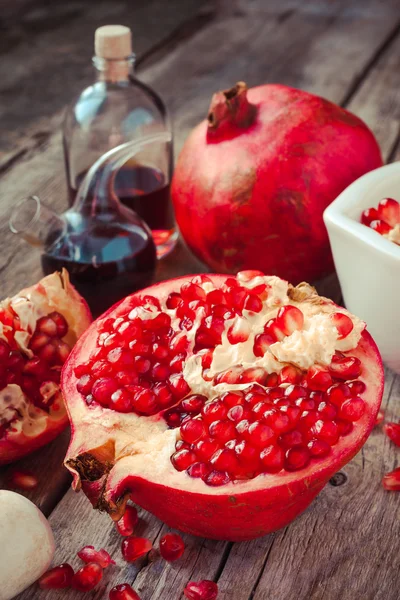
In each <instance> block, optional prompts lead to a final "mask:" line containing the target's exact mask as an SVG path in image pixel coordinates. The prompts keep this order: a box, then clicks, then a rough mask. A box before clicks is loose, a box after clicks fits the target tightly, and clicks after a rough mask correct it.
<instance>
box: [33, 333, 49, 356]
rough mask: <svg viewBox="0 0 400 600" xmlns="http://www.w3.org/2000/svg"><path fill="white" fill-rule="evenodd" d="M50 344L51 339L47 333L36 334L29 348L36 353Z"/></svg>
mask: <svg viewBox="0 0 400 600" xmlns="http://www.w3.org/2000/svg"><path fill="white" fill-rule="evenodd" d="M49 342H50V337H49V336H48V335H46V334H45V333H41V332H35V333H34V334H33V336H32V337H31V340H30V342H29V348H30V349H31V350H33V352H35V354H36V353H37V352H39V350H41V349H43V348H44V347H45V346H46V345H47V344H48V343H49Z"/></svg>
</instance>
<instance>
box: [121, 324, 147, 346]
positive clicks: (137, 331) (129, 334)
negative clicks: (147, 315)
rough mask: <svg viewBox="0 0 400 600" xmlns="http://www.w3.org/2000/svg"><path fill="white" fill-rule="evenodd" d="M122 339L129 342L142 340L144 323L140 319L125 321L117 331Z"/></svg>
mask: <svg viewBox="0 0 400 600" xmlns="http://www.w3.org/2000/svg"><path fill="white" fill-rule="evenodd" d="M117 331H118V333H119V334H120V335H121V336H122V338H123V339H124V340H126V341H128V342H130V341H132V340H140V339H141V338H142V333H143V331H142V322H141V320H140V319H135V320H134V321H124V322H123V323H122V324H121V325H119V327H118V329H117Z"/></svg>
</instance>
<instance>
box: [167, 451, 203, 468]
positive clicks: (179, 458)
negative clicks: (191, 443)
mask: <svg viewBox="0 0 400 600" xmlns="http://www.w3.org/2000/svg"><path fill="white" fill-rule="evenodd" d="M196 461H197V457H196V455H195V453H194V452H192V451H190V450H186V449H183V450H178V452H175V453H174V454H173V455H172V456H171V462H172V464H173V465H174V467H175V469H176V470H177V471H185V470H186V469H187V468H188V467H190V465H192V464H193V463H194V462H196Z"/></svg>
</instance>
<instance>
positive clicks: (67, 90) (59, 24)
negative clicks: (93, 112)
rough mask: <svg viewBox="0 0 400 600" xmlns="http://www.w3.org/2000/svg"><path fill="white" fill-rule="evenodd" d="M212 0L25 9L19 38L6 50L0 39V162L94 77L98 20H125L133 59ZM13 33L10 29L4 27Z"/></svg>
mask: <svg viewBox="0 0 400 600" xmlns="http://www.w3.org/2000/svg"><path fill="white" fill-rule="evenodd" d="M213 5H214V0H209V1H208V2H205V1H202V2H198V1H197V0H171V1H170V2H163V0H148V1H147V2H146V1H144V0H140V1H139V2H134V3H132V2H129V1H127V0H119V1H118V2H112V3H110V2H109V1H105V0H102V1H101V2H96V3H91V2H85V1H84V0H75V1H74V2H67V3H66V2H62V1H58V2H52V3H51V7H50V6H47V7H38V6H35V7H34V8H33V9H32V10H31V11H28V12H27V14H25V15H24V16H23V17H21V20H20V23H19V25H18V32H17V35H18V36H19V40H18V42H19V43H16V40H14V43H15V46H14V47H13V48H12V49H11V50H8V46H7V44H5V43H4V45H3V44H2V45H1V46H0V49H1V48H2V49H3V52H4V51H6V54H5V56H4V55H3V60H2V61H0V129H1V132H2V135H1V142H0V165H1V164H2V163H5V162H6V161H7V160H10V159H11V157H12V156H14V155H15V154H16V153H18V152H19V151H20V150H21V149H24V148H25V147H26V146H27V145H28V146H29V145H35V143H36V144H37V143H38V140H37V139H36V141H35V136H39V138H40V139H43V138H45V137H48V136H49V135H51V133H52V132H53V131H54V124H55V123H56V126H57V127H58V126H59V123H60V118H61V113H60V109H63V108H64V106H65V103H66V102H69V101H70V100H71V99H72V98H73V97H74V96H75V95H76V94H78V93H79V92H80V91H81V90H82V89H83V88H85V87H86V86H87V85H89V84H90V82H91V81H92V80H93V77H94V69H93V68H92V64H91V57H92V55H93V35H94V30H95V29H96V28H97V27H99V26H100V25H105V24H107V23H110V22H113V23H115V22H122V23H123V24H126V25H128V26H130V27H131V28H132V32H133V43H134V51H135V53H136V54H137V56H138V58H139V59H140V58H141V57H142V56H144V55H147V54H148V53H149V52H150V51H151V50H152V48H154V47H158V46H159V44H160V42H162V41H163V40H168V39H169V37H170V36H171V34H173V33H174V32H175V31H176V30H179V28H180V27H181V26H182V25H183V24H185V23H186V22H187V21H188V20H194V22H195V21H196V17H197V15H198V14H199V12H200V13H201V14H204V11H206V14H207V15H211V14H212V12H213ZM155 16H157V18H155ZM200 24H201V22H200ZM194 25H195V23H194ZM15 29H17V28H15ZM13 34H14V29H13V30H11V31H10V32H9V33H8V35H9V36H12V35H13ZM6 36H7V34H6ZM3 41H4V40H3ZM55 113H59V114H58V115H57V117H56V119H55V121H54V119H53V118H52V117H53V115H54V114H55Z"/></svg>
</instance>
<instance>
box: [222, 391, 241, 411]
mask: <svg viewBox="0 0 400 600" xmlns="http://www.w3.org/2000/svg"><path fill="white" fill-rule="evenodd" d="M221 400H222V402H223V403H224V404H225V406H227V407H233V406H237V405H238V404H243V392H241V391H237V392H225V393H224V394H222V396H221Z"/></svg>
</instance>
